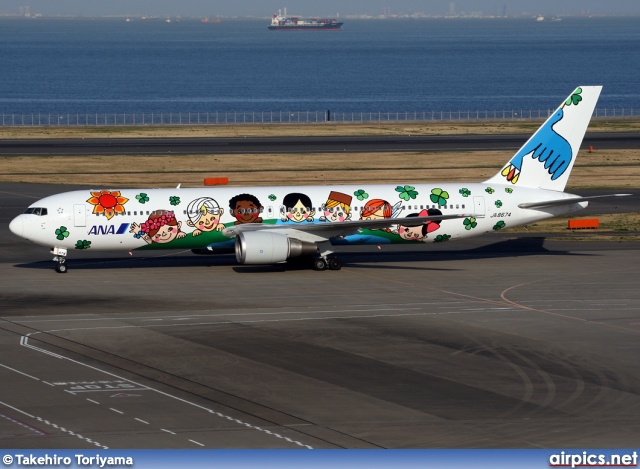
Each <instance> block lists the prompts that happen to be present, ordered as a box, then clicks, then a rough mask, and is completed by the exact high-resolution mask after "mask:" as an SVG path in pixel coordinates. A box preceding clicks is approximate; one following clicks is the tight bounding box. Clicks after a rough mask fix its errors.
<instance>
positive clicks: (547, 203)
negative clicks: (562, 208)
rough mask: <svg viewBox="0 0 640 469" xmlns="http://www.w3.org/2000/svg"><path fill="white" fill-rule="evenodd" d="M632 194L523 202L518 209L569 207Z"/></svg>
mask: <svg viewBox="0 0 640 469" xmlns="http://www.w3.org/2000/svg"><path fill="white" fill-rule="evenodd" d="M629 195H633V194H606V195H592V196H590V197H570V198H565V199H555V200H543V201H540V202H525V203H522V204H518V207H519V208H545V207H557V206H558V205H570V204H575V203H578V202H588V201H589V200H593V199H602V198H606V197H627V196H629Z"/></svg>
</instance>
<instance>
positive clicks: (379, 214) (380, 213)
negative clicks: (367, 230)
mask: <svg viewBox="0 0 640 469" xmlns="http://www.w3.org/2000/svg"><path fill="white" fill-rule="evenodd" d="M383 218H386V217H385V216H384V209H383V208H381V209H380V210H376V211H375V212H373V213H371V214H369V215H365V216H363V217H362V219H363V220H381V219H383Z"/></svg>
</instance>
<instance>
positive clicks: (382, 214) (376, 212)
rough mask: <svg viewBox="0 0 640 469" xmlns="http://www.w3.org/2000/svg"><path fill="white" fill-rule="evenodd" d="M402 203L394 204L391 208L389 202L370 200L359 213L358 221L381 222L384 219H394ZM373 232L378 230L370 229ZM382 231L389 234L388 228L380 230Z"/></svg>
mask: <svg viewBox="0 0 640 469" xmlns="http://www.w3.org/2000/svg"><path fill="white" fill-rule="evenodd" d="M401 205H402V201H400V202H398V203H396V204H395V205H394V206H393V207H392V206H391V204H390V203H389V202H387V201H386V200H382V199H371V200H369V201H368V202H367V205H366V206H365V207H363V209H362V211H361V212H360V220H382V219H385V218H396V217H397V216H398V215H399V214H400V211H401V210H402V209H401V208H400V206H401ZM371 229H373V230H375V229H380V228H371ZM382 230H383V231H387V232H389V231H390V230H389V229H388V228H382Z"/></svg>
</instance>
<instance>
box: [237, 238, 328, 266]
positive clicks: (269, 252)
mask: <svg viewBox="0 0 640 469" xmlns="http://www.w3.org/2000/svg"><path fill="white" fill-rule="evenodd" d="M316 252H318V247H317V246H316V244H315V243H309V242H306V241H300V240H299V239H295V238H289V237H288V236H285V235H283V234H279V233H273V232H269V231H248V232H244V233H239V234H238V235H237V236H236V259H237V261H238V262H239V263H240V264H277V263H278V262H284V261H286V260H287V259H290V258H292V257H298V256H308V255H311V254H315V253H316Z"/></svg>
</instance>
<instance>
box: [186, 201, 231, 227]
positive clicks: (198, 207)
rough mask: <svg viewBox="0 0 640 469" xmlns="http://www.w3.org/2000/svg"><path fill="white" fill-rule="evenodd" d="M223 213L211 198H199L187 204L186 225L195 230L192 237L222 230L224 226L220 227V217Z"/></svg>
mask: <svg viewBox="0 0 640 469" xmlns="http://www.w3.org/2000/svg"><path fill="white" fill-rule="evenodd" d="M223 213H224V209H221V208H220V206H219V205H218V203H217V202H216V201H215V200H213V199H212V198H211V197H201V198H199V199H196V200H193V201H191V203H189V206H188V207H187V215H188V216H189V221H187V225H189V226H192V227H194V228H195V230H194V231H193V235H194V236H197V235H199V234H200V233H203V232H207V231H220V230H221V229H222V228H224V225H220V217H221V216H222V214H223Z"/></svg>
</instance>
